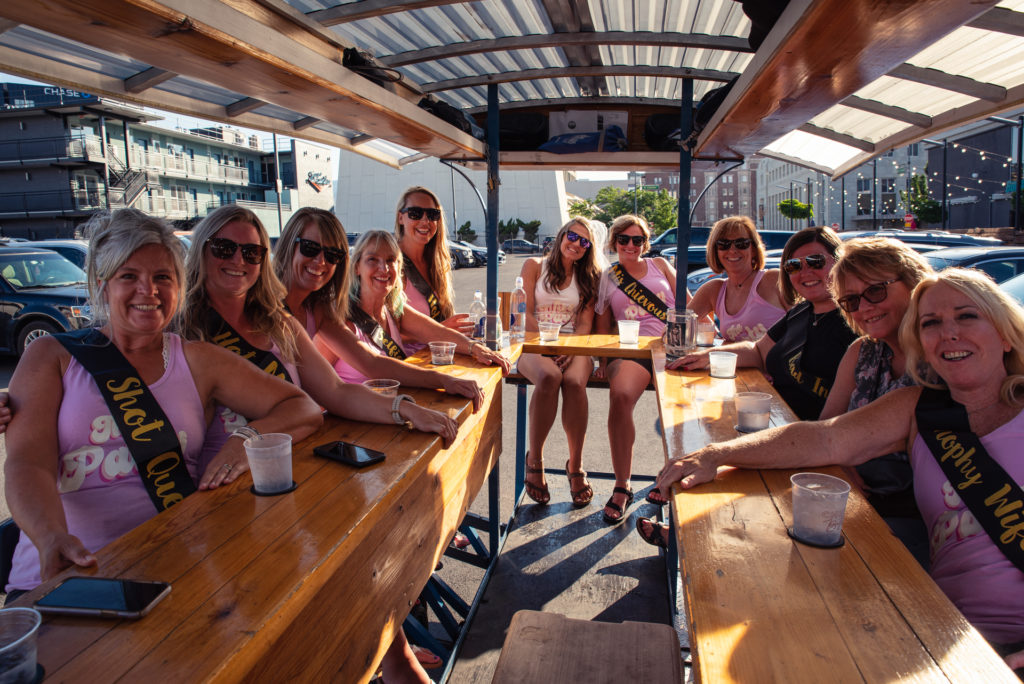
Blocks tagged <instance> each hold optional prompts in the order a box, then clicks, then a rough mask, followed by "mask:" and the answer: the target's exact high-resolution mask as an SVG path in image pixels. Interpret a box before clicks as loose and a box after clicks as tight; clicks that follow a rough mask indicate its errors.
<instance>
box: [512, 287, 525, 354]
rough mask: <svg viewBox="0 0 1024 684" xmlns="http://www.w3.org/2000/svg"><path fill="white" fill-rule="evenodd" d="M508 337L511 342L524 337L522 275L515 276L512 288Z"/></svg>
mask: <svg viewBox="0 0 1024 684" xmlns="http://www.w3.org/2000/svg"><path fill="white" fill-rule="evenodd" d="M509 338H510V339H511V340H512V341H513V342H522V341H523V340H524V339H525V338H526V290H524V289H523V278H522V276H519V277H518V278H516V289H514V290H512V312H511V320H510V321H509Z"/></svg>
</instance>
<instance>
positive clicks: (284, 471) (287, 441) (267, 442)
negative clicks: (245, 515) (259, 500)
mask: <svg viewBox="0 0 1024 684" xmlns="http://www.w3.org/2000/svg"><path fill="white" fill-rule="evenodd" d="M243 444H244V445H245V456H246V458H248V460H249V470H250V471H251V472H252V485H253V493H255V494H283V493H284V492H287V491H290V490H291V489H292V487H293V486H294V485H295V483H294V482H293V481H292V436H291V435H288V434H285V433H283V432H269V433H267V434H265V435H259V436H258V437H250V438H249V439H247V440H245V442H244V443H243Z"/></svg>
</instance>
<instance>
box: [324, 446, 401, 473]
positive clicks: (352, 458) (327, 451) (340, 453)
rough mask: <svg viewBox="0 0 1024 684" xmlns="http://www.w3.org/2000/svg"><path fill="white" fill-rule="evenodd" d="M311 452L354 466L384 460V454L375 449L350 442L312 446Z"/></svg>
mask: <svg viewBox="0 0 1024 684" xmlns="http://www.w3.org/2000/svg"><path fill="white" fill-rule="evenodd" d="M313 453H314V454H316V455H317V456H321V457H323V458H329V459H331V460H332V461H338V462H339V463H345V464H347V465H350V466H355V467H356V468H362V467H364V466H368V465H373V464H374V463H380V462H381V461H383V460H384V454H383V453H382V452H380V451H376V450H375V449H369V448H367V447H364V446H359V445H358V444H352V443H351V442H330V443H328V444H321V445H320V446H318V447H313Z"/></svg>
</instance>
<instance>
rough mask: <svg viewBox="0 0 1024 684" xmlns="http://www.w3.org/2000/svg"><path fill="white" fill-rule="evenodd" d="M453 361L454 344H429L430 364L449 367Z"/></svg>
mask: <svg viewBox="0 0 1024 684" xmlns="http://www.w3.org/2000/svg"><path fill="white" fill-rule="evenodd" d="M454 359H455V343H454V342H431V343H430V363H432V364H434V365H435V366H450V365H451V364H452V361H453V360H454Z"/></svg>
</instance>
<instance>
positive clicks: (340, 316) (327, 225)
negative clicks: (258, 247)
mask: <svg viewBox="0 0 1024 684" xmlns="http://www.w3.org/2000/svg"><path fill="white" fill-rule="evenodd" d="M310 223H312V224H313V225H315V226H316V227H317V229H318V230H319V231H320V244H321V245H322V246H323V247H335V248H337V249H340V250H341V251H342V252H343V253H344V254H345V259H344V261H342V262H341V263H340V264H337V265H336V266H335V267H334V275H333V276H331V279H330V280H329V281H327V284H326V285H324V286H323V287H321V288H320V289H319V290H316V291H315V292H310V293H309V296H307V297H306V301H304V302H303V305H304V306H306V307H309V308H310V309H311V310H316V308H317V307H318V306H320V307H321V310H322V311H323V312H324V315H325V316H327V318H328V319H330V320H332V321H334V322H335V323H344V322H345V318H347V317H348V291H349V278H350V277H351V276H350V273H351V271H350V269H349V263H348V260H349V253H348V237H347V236H346V235H345V228H344V226H342V225H341V221H339V220H338V217H337V216H335V215H334V214H332V213H331V212H329V211H327V210H326V209H317V208H315V207H303V208H302V209H299V210H298V211H297V212H295V213H294V214H292V217H291V218H290V219H288V223H286V224H285V226H284V231H283V232H282V233H281V238H280V239H279V240H278V241H277V248H276V249H275V250H274V273H276V274H277V277H278V278H279V279H280V280H281V282H282V283H284V286H285V287H286V288H288V289H291V281H292V260H293V259H294V258H295V251H296V250H297V249H298V247H297V246H296V240H297V239H298V237H299V236H300V235H301V234H302V231H303V230H305V229H306V226H307V225H309V224H310ZM292 313H294V314H295V315H298V312H292ZM302 320H304V319H300V322H302Z"/></svg>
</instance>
